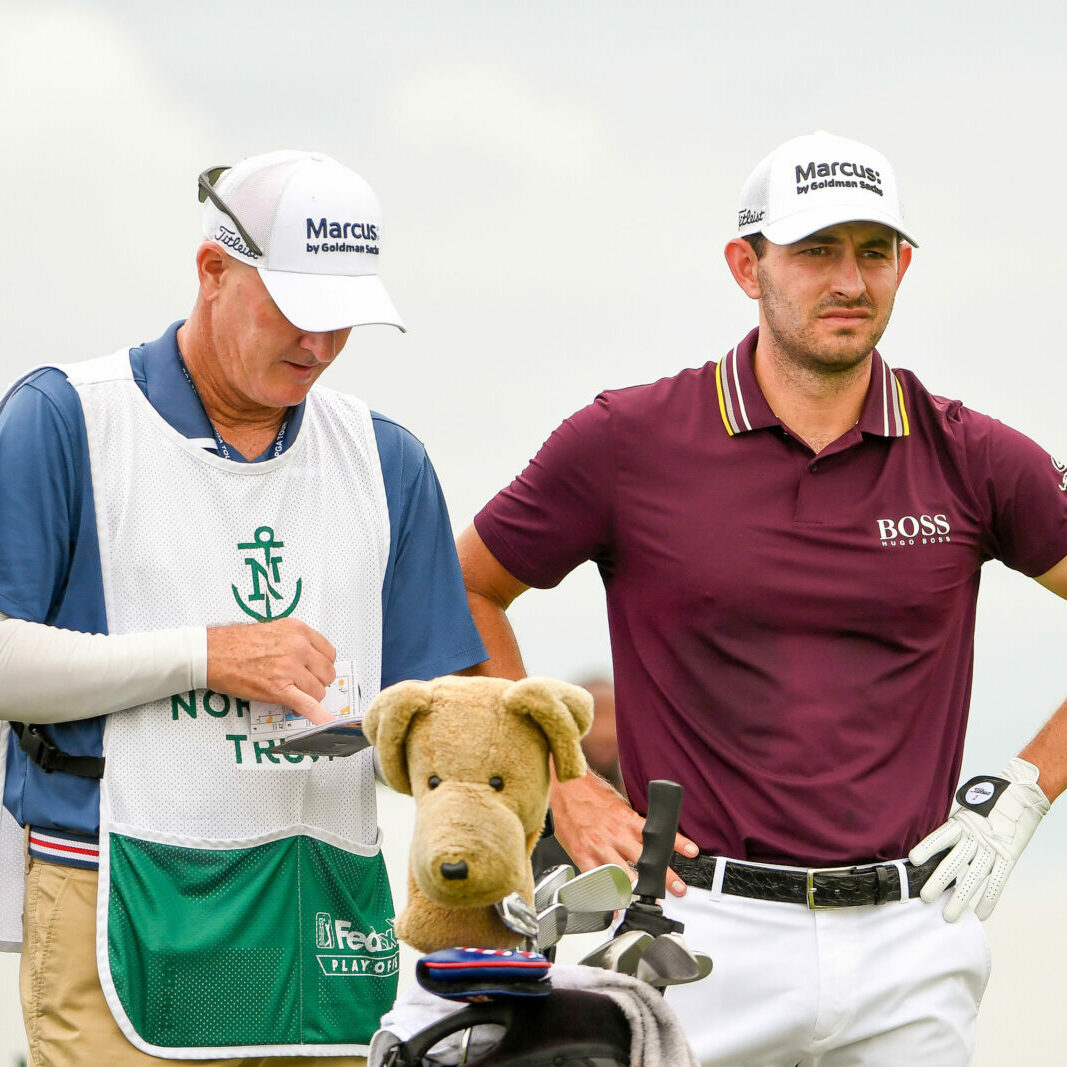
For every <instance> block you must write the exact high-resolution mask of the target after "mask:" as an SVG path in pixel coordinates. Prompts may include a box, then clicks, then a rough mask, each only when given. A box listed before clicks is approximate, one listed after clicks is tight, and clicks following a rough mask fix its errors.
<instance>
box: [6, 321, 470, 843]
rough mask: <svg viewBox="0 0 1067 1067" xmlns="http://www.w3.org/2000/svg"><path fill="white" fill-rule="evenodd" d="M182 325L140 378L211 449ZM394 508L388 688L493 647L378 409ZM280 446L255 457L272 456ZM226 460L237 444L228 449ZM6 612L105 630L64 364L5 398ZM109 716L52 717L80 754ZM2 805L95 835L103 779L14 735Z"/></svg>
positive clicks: (51, 728)
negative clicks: (186, 360) (34, 750)
mask: <svg viewBox="0 0 1067 1067" xmlns="http://www.w3.org/2000/svg"><path fill="white" fill-rule="evenodd" d="M180 326H181V322H176V323H174V324H173V325H172V326H171V327H170V328H169V329H168V330H167V332H166V333H165V334H164V335H163V336H162V337H160V338H158V339H157V340H155V341H152V342H149V343H147V344H143V345H141V346H139V347H137V348H133V349H131V350H130V365H131V367H132V370H133V376H134V379H135V381H136V382H137V384H138V386H139V387H140V389H141V391H142V392H143V393H144V395H145V396H146V397H147V398H148V400H149V402H150V403H151V404H152V406H153V407H154V408H155V409H156V411H158V412H159V414H160V415H162V416H163V418H164V419H166V420H167V422H169V423H170V424H171V426H173V427H174V428H175V429H176V430H178V431H179V432H180V433H181V434H182V435H183V436H185V437H186V438H189V439H192V440H200V441H203V444H204V446H205V447H206V448H210V449H212V450H214V449H215V447H216V445H215V438H214V433H213V430H212V427H211V422H210V420H209V419H208V417H207V414H206V413H205V411H204V409H203V406H202V405H201V403H200V401H199V399H198V398H197V396H196V395H195V393H194V392H193V390H192V389H191V388H190V385H189V383H188V382H187V381H186V379H185V375H184V372H183V370H182V366H181V363H180V360H179V354H178V344H177V332H178V328H179V327H180ZM303 413H304V405H303V404H301V405H299V406H298V407H295V408H292V409H291V410H290V412H289V421H288V425H287V428H286V433H285V437H284V441H283V446H284V447H288V445H289V444H291V443H292V442H293V441H294V440H295V439H296V437H297V434H298V433H299V429H300V423H301V420H302V418H303ZM371 414H372V420H373V425H374V434H375V440H376V442H377V446H378V455H379V458H380V460H381V466H382V475H383V478H384V481H385V495H386V501H387V504H388V511H389V559H388V563H387V566H386V572H385V579H384V582H383V584H382V676H381V685H382V687H383V688H384V687H385V686H387V685H391V684H392V683H394V682H397V681H401V680H403V679H406V678H418V679H429V678H434V677H437V676H438V675H442V674H450V673H453V672H455V671H458V670H462V669H463V668H465V667H469V666H472V665H473V664H475V663H479V662H481V661H482V660H484V659H486V652H485V648H484V646H483V645H482V642H481V639H480V638H479V636H478V631H477V629H476V628H475V626H474V623H473V621H472V619H471V617H470V612H469V610H468V608H467V598H466V594H465V592H464V588H463V581H462V578H461V576H460V571H459V563H458V561H457V559H456V552H455V543H454V541H453V537H452V528H451V525H450V523H449V519H448V511H447V508H446V505H445V500H444V496H443V494H442V492H441V487H440V485H439V483H438V481H437V476H436V474H435V473H434V470H433V466H432V465H431V463H430V460H429V457H428V456H427V455H426V451H425V449H424V448H423V446H422V444H421V442H419V441H418V440H417V439H416V438H415V437H414V436H413V435H412V434H410V433H409V432H408V431H407V430H405V429H404V428H403V427H402V426H400V425H398V424H397V423H395V422H393V421H392V420H391V419H388V418H386V417H385V416H383V415H379V414H377V413H376V412H372V413H371ZM273 448H274V445H273V444H272V445H271V447H270V448H269V449H267V450H266V451H265V452H264V453H263V455H262V456H259V457H257V458H256V461H258V460H262V459H266V458H269V456H270V454H271V452H272V451H273ZM230 451H231V458H232V459H235V460H238V459H239V458H240V457H239V454H237V453H236V450H234V449H231V450H230ZM0 612H3V613H4V614H5V615H9V616H11V617H12V618H18V619H27V620H29V621H31V622H42V623H46V624H48V625H50V626H57V627H61V628H64V629H68V630H78V631H81V632H84V633H107V632H108V627H107V616H106V613H105V609H104V589H103V579H102V576H101V572H100V552H99V545H98V542H97V535H96V513H95V507H94V502H93V489H92V480H91V477H90V471H89V446H88V441H87V438H86V432H85V421H84V418H83V415H82V409H81V403H80V401H79V399H78V395H77V393H76V392H75V390H74V388H73V387H72V386H71V385H70V383H69V382H68V381H67V379H66V376H65V375H64V374H63V373H62V371H59V370H56V369H55V368H46V369H43V370H38V371H35V372H34V373H33V374H31V375H29V376H28V377H27V378H26V379H25V380H24V381H23V382H22V383H21V384H20V385H19V387H18V388H17V389H16V390H15V391H14V392H13V393H12V395H11V396H10V398H9V399H8V401H7V403H6V404H4V406H3V408H2V409H0ZM104 722H105V717H104V716H99V717H97V718H92V719H83V720H79V721H76V722H70V723H57V724H53V725H48V726H44V727H42V728H41V730H42V732H43V733H44V734H46V735H47V736H48V737H50V738H51V739H52V740H53V741H54V742H55V743H56V744H57V745H58V746H59V747H60V748H61V749H62V750H63V751H64V752H67V753H69V754H71V755H93V756H98V755H100V752H101V743H102V740H103V731H104ZM4 806H5V807H6V808H7V809H8V810H9V811H10V812H11V813H12V815H14V816H15V818H16V819H17V820H18V821H19V823H20V824H22V825H26V824H30V825H32V826H33V827H34V828H36V829H41V830H58V831H67V832H73V833H82V834H89V835H92V834H95V833H96V832H97V829H98V826H99V819H98V816H99V810H98V809H99V783H98V782H97V781H96V780H93V779H88V778H77V777H75V776H73V775H69V774H64V773H61V772H58V771H56V772H52V773H51V774H46V773H45V772H44V771H42V770H41V768H40V767H38V766H36V765H35V764H33V763H31V762H30V761H29V760H28V758H27V757H26V755H25V753H23V752H22V750H21V749H20V748H19V747H18V745H17V743H16V741H15V738H14V736H12V738H11V743H10V745H9V748H8V757H7V782H6V785H5V789H4Z"/></svg>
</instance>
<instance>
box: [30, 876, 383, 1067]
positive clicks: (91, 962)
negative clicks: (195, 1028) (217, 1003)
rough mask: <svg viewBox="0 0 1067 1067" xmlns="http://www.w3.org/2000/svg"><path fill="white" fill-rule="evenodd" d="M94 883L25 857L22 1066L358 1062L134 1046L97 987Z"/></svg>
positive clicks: (326, 1065)
mask: <svg viewBox="0 0 1067 1067" xmlns="http://www.w3.org/2000/svg"><path fill="white" fill-rule="evenodd" d="M96 884H97V872H96V871H86V870H82V869H81V868H77V867H61V866H59V865H57V864H54V863H42V862H41V861H39V860H30V861H29V864H28V867H27V873H26V910H25V918H24V922H23V925H24V943H23V951H22V963H21V968H20V971H19V992H20V995H21V1000H22V1014H23V1018H24V1019H25V1021H26V1040H27V1042H28V1043H29V1049H30V1067H101V1065H103V1064H107V1065H108V1067H127V1065H129V1067H144V1065H145V1064H170V1065H171V1067H175V1065H177V1064H183V1063H187V1064H191V1065H194V1067H195V1065H196V1064H200V1065H201V1067H205V1065H209V1067H365V1064H366V1062H367V1061H366V1060H365V1059H364V1058H363V1057H362V1056H320V1057H312V1058H309V1057H307V1056H281V1057H279V1056H268V1057H259V1056H257V1057H254V1058H251V1059H226V1060H170V1059H159V1058H158V1057H156V1056H149V1055H147V1054H145V1053H144V1052H141V1051H139V1050H138V1049H136V1048H134V1047H133V1045H131V1044H130V1043H129V1042H128V1041H127V1040H126V1038H125V1037H124V1036H123V1034H122V1031H121V1030H119V1028H118V1025H117V1024H116V1022H115V1020H114V1018H113V1017H112V1015H111V1009H110V1008H108V1006H107V1001H105V1000H104V991H103V990H102V989H101V988H100V979H99V976H98V975H97V970H96Z"/></svg>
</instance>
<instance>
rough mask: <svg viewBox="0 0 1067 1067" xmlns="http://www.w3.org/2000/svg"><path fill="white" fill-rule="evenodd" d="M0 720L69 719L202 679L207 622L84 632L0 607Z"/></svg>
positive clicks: (134, 702)
mask: <svg viewBox="0 0 1067 1067" xmlns="http://www.w3.org/2000/svg"><path fill="white" fill-rule="evenodd" d="M0 679H3V684H2V685H0V719H14V720H15V721H16V722H33V723H42V722H70V721H71V720H73V719H88V718H91V717H92V716H94V715H105V714H110V713H111V712H114V711H122V710H123V709H125V708H133V707H136V706H137V705H138V704H144V703H145V702H146V701H149V700H158V699H159V698H161V697H167V696H171V695H172V694H174V693H184V692H187V691H188V690H190V689H202V688H204V686H206V685H207V629H206V628H205V627H203V626H187V627H183V628H181V629H175V630H153V631H150V632H149V633H140V634H118V635H106V634H83V633H78V632H77V631H74V630H61V629H59V628H58V627H55V626H45V625H43V624H42V623H37V622H26V621H25V620H24V619H12V618H9V617H8V616H6V615H3V614H0Z"/></svg>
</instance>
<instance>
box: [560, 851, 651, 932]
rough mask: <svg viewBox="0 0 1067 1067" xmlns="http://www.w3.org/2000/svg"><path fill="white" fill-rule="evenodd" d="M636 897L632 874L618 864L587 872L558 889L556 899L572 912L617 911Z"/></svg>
mask: <svg viewBox="0 0 1067 1067" xmlns="http://www.w3.org/2000/svg"><path fill="white" fill-rule="evenodd" d="M632 896H633V889H632V887H631V885H630V877H629V875H628V874H627V873H626V871H624V870H623V869H622V868H621V867H620V866H619V865H618V864H616V863H605V864H603V865H602V866H600V867H594V868H593V869H592V870H589V871H584V872H583V873H582V874H579V875H577V876H576V877H575V878H572V879H571V880H570V881H569V882H566V883H565V884H564V885H561V886H560V887H559V889H557V890H556V902H557V903H559V904H562V905H563V906H564V907H565V908H566V909H567V911H568V912H578V911H590V912H592V911H598V912H599V911H611V912H615V911H618V910H619V909H620V908H625V907H626V905H627V904H629V903H630V898H631V897H632ZM600 929H603V927H601V928H600Z"/></svg>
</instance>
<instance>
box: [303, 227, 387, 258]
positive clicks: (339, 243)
mask: <svg viewBox="0 0 1067 1067" xmlns="http://www.w3.org/2000/svg"><path fill="white" fill-rule="evenodd" d="M349 239H351V240H352V241H359V242H360V243H359V244H349V243H348V242H349ZM377 240H378V227H377V226H376V225H375V224H374V223H373V222H335V221H334V220H332V219H326V218H321V219H310V218H309V219H308V220H307V250H308V251H309V252H315V253H319V252H363V253H364V254H365V255H370V256H376V255H378V246H377V245H376V244H370V243H369V242H371V241H377Z"/></svg>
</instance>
